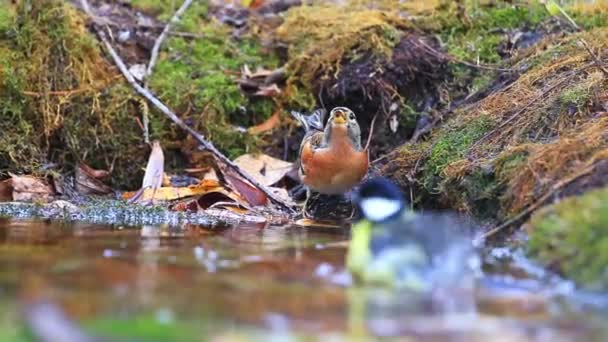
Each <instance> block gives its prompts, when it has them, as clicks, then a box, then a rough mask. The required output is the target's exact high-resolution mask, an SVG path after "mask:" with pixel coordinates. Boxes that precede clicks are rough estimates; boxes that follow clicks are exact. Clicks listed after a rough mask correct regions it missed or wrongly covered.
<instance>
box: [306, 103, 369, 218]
mask: <svg viewBox="0 0 608 342" xmlns="http://www.w3.org/2000/svg"><path fill="white" fill-rule="evenodd" d="M324 113H325V112H324V111H322V110H321V111H316V112H314V113H313V114H312V115H310V116H308V117H305V116H303V115H301V114H297V113H294V116H295V117H296V118H297V119H298V120H299V121H300V122H301V123H302V125H303V126H304V129H305V130H306V134H305V136H304V138H303V139H302V142H301V144H300V150H299V164H298V175H299V177H300V180H301V181H302V183H303V184H304V185H305V186H306V187H307V188H308V190H309V192H308V195H307V199H308V198H310V191H314V192H318V193H321V194H325V195H343V194H345V193H347V192H348V191H350V190H351V189H352V188H353V187H354V186H356V185H357V184H359V183H360V182H361V180H362V179H363V177H364V176H365V175H366V174H367V170H368V167H369V155H368V148H367V147H368V146H365V148H364V147H363V146H362V145H361V127H360V126H359V123H358V122H357V118H356V116H355V113H354V112H353V111H352V110H350V109H348V108H346V107H336V108H334V109H332V110H331V112H330V113H329V118H328V119H327V124H326V125H325V126H324V127H323V124H322V123H323V118H324ZM296 114H297V115H296ZM304 207H306V202H305V205H304Z"/></svg>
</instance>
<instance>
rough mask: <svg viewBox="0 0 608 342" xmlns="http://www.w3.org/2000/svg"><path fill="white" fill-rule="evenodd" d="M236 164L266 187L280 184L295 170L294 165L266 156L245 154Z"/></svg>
mask: <svg viewBox="0 0 608 342" xmlns="http://www.w3.org/2000/svg"><path fill="white" fill-rule="evenodd" d="M234 163H235V164H236V165H237V166H238V167H239V168H241V169H243V170H245V171H247V173H249V174H250V175H251V176H252V177H253V178H254V179H255V180H256V181H258V182H260V183H262V184H264V185H266V186H270V185H273V184H276V183H278V182H279V181H280V180H281V179H283V177H285V175H286V174H287V173H288V172H289V171H291V169H292V168H293V164H292V163H290V162H286V161H284V160H281V159H277V158H274V157H271V156H269V155H266V154H256V155H253V154H244V155H242V156H240V157H238V158H236V159H235V160H234Z"/></svg>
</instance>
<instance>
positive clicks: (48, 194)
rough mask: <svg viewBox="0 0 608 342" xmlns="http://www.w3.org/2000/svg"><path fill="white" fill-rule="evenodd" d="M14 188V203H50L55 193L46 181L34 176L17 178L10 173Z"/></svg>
mask: <svg viewBox="0 0 608 342" xmlns="http://www.w3.org/2000/svg"><path fill="white" fill-rule="evenodd" d="M9 175H10V176H11V184H12V187H13V201H41V202H49V201H51V200H52V199H53V196H54V195H55V191H54V190H53V187H52V186H51V185H49V184H48V183H47V182H46V181H45V180H43V179H40V178H36V177H33V176H17V175H13V174H11V173H9Z"/></svg>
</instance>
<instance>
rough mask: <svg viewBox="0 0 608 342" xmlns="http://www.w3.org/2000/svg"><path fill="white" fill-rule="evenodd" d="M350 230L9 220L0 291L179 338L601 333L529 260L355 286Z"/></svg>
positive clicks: (103, 327) (77, 315)
mask: <svg viewBox="0 0 608 342" xmlns="http://www.w3.org/2000/svg"><path fill="white" fill-rule="evenodd" d="M346 239H348V232H347V231H343V230H331V231H327V230H315V229H304V228H293V227H273V226H270V227H265V226H264V225H248V226H242V227H241V226H239V227H232V228H229V229H225V230H222V231H217V230H212V231H211V230H207V229H206V228H204V227H199V228H194V227H188V228H185V229H175V228H169V227H162V226H160V227H159V226H143V227H141V228H140V229H132V228H127V227H120V226H100V225H91V224H57V223H50V222H45V221H13V220H0V299H1V298H2V297H1V296H4V297H5V298H6V300H8V302H7V303H6V305H3V307H4V308H11V307H12V308H15V307H17V306H19V305H21V304H23V302H22V301H21V300H18V299H17V298H23V299H27V298H30V297H31V296H32V295H31V293H33V292H32V291H31V289H32V288H35V289H36V291H35V293H36V294H37V296H44V298H45V299H47V300H50V301H52V302H54V303H57V304H59V305H60V307H61V308H62V309H63V310H65V312H66V313H67V314H68V315H69V317H72V318H74V319H77V320H78V321H79V322H81V323H82V324H84V326H85V327H91V329H93V330H94V331H95V332H97V333H99V334H101V335H106V336H117V335H119V336H123V337H125V336H126V337H133V336H135V337H138V336H139V337H140V340H154V338H152V337H150V335H146V334H150V333H152V332H154V333H157V334H158V333H161V332H162V334H165V335H163V336H164V337H163V338H160V339H161V340H180V338H181V340H183V341H198V340H200V336H202V335H205V336H209V335H211V336H224V337H225V336H232V337H235V336H236V337H239V336H240V337H244V338H245V340H250V339H260V340H267V338H268V337H269V336H270V335H272V336H276V334H281V335H282V336H283V337H285V336H295V335H297V334H315V335H317V334H333V335H332V336H334V337H335V336H341V337H343V338H344V339H349V340H350V339H355V338H359V337H362V338H367V337H369V336H370V335H375V336H396V335H406V336H410V337H414V338H420V339H429V338H432V339H436V340H441V341H443V340H454V339H456V340H458V339H460V340H466V341H471V340H472V341H475V340H479V341H484V340H489V339H492V340H494V337H497V336H500V337H502V338H503V339H505V340H509V341H511V340H513V341H518V340H530V339H538V338H537V337H538V336H540V335H542V334H544V335H543V336H552V337H555V336H557V335H559V336H558V337H559V338H561V339H562V340H571V339H573V338H581V337H582V338H585V337H589V336H592V335H591V334H595V333H596V330H597V329H596V325H595V323H594V320H590V319H585V320H582V319H581V317H583V312H581V311H578V310H579V309H578V308H576V307H574V308H573V306H572V305H570V304H567V303H566V304H564V303H563V302H560V301H558V300H555V299H552V297H550V296H547V295H545V293H544V292H543V293H540V294H538V293H536V290H537V289H538V287H532V288H531V287H529V286H528V287H526V286H522V285H521V284H527V283H526V282H528V283H530V282H531V280H529V279H524V278H522V277H523V275H522V274H519V276H518V277H519V279H515V280H514V282H512V283H511V284H508V283H506V282H504V281H501V280H500V279H503V278H501V277H500V274H498V273H499V272H502V271H504V268H499V267H496V266H495V267H494V274H493V275H491V277H486V278H484V279H483V281H481V282H480V283H479V284H478V288H475V287H473V286H472V284H464V285H463V284H460V286H443V287H442V286H436V287H435V288H434V289H432V290H430V291H429V292H411V291H410V292H408V291H392V290H387V289H380V288H371V287H362V286H351V284H350V277H349V275H348V273H346V272H345V268H344V257H345V248H344V241H345V240H346ZM32 275H35V276H32ZM450 276H456V275H453V274H451V275H450ZM487 279H491V280H492V281H488V280H487ZM534 281H536V282H542V281H543V280H542V279H537V280H534ZM34 283H35V284H34ZM450 284H453V283H450ZM479 286H480V287H479ZM7 295H8V296H7ZM12 310H13V311H15V309H12ZM593 315H594V316H592V317H597V319H598V320H599V319H601V318H603V316H602V315H600V314H599V313H597V312H595V313H593ZM0 317H1V316H0ZM565 322H567V324H566V323H565ZM2 324H7V323H3V322H2V321H0V331H1V330H2V328H3V326H2ZM136 328H137V329H139V330H137V329H136ZM146 329H147V330H146ZM8 330H9V329H8V328H7V329H6V331H8ZM13 330H14V329H13ZM228 332H229V334H228V335H227V333H228ZM172 333H175V334H176V335H175V336H178V337H179V338H175V336H174V335H171V334H172ZM239 334H240V335H239ZM336 334H337V335H336ZM142 336H145V337H146V338H142ZM602 336H606V335H602ZM2 337H3V336H2V334H1V333H0V340H5V339H2ZM153 337H154V336H153ZM157 337H158V336H157ZM157 339H158V338H157ZM540 340H542V339H540ZM555 340H559V339H555Z"/></svg>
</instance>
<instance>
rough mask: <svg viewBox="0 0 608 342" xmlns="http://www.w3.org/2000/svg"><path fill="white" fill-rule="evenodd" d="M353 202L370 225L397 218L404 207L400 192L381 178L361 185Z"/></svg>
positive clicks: (404, 202) (404, 203)
mask: <svg viewBox="0 0 608 342" xmlns="http://www.w3.org/2000/svg"><path fill="white" fill-rule="evenodd" d="M354 200H355V204H356V205H357V207H358V208H359V211H360V212H361V214H362V215H363V216H364V217H365V219H367V220H369V221H371V222H372V223H381V222H386V221H389V220H391V219H394V218H397V217H399V216H400V215H401V213H402V212H403V210H404V209H405V207H406V200H405V198H404V197H403V193H402V192H401V190H400V189H399V188H398V187H397V185H395V184H394V183H392V182H391V181H389V180H388V179H386V178H382V177H378V178H374V179H371V180H368V181H366V182H365V183H363V184H362V185H361V187H360V188H359V190H358V191H357V192H356V194H355V197H354Z"/></svg>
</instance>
